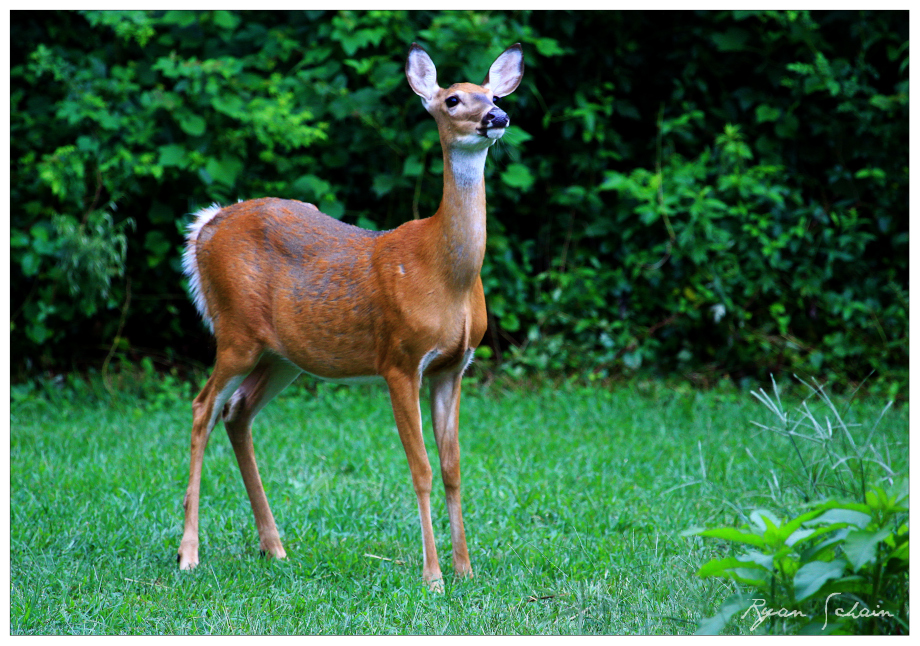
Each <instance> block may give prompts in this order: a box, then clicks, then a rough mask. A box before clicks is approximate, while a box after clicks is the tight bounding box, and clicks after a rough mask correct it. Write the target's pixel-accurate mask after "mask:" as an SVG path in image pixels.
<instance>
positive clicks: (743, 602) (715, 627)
mask: <svg viewBox="0 0 920 646" xmlns="http://www.w3.org/2000/svg"><path fill="white" fill-rule="evenodd" d="M751 603H753V597H752V596H751V595H748V594H734V595H732V596H730V597H728V598H727V599H726V600H725V601H723V602H722V605H721V606H720V607H719V610H718V611H717V612H716V614H715V615H713V616H712V617H709V618H708V619H704V620H703V621H701V622H700V625H699V627H698V628H697V629H696V632H695V633H694V634H695V635H718V634H719V633H721V632H722V629H723V628H725V624H727V623H728V622H729V621H730V620H731V618H732V617H734V616H735V615H736V614H737V613H739V612H740V611H742V610H746V609H747V608H750V607H751Z"/></svg>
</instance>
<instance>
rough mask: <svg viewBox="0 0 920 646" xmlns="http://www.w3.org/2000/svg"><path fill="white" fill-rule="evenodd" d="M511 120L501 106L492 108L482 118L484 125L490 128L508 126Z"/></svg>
mask: <svg viewBox="0 0 920 646" xmlns="http://www.w3.org/2000/svg"><path fill="white" fill-rule="evenodd" d="M510 121H511V120H510V119H508V115H507V114H505V111H504V110H501V109H500V108H492V109H491V110H489V112H488V113H486V116H484V117H483V118H482V123H483V125H485V126H488V127H490V128H507V127H508V123H509V122H510Z"/></svg>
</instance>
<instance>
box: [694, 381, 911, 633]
mask: <svg viewBox="0 0 920 646" xmlns="http://www.w3.org/2000/svg"><path fill="white" fill-rule="evenodd" d="M802 383H803V384H804V385H805V386H806V388H807V390H808V391H809V393H808V396H807V397H806V398H805V399H804V400H803V401H802V403H801V405H800V406H799V407H798V408H797V409H796V411H795V412H789V411H787V410H786V409H785V407H784V405H783V402H782V398H781V396H780V390H779V388H778V387H777V385H776V382H775V381H774V383H773V397H772V398H771V397H770V396H769V395H767V394H766V392H764V391H763V390H762V389H761V390H760V391H758V392H753V393H752V394H753V395H754V396H755V397H756V398H757V400H758V401H759V402H760V403H761V404H763V405H764V406H765V407H766V409H767V410H768V411H769V412H770V413H771V414H772V415H773V417H774V418H775V419H774V420H773V422H772V423H770V424H762V423H759V422H755V424H756V426H758V427H759V428H761V429H763V430H765V431H768V432H769V433H773V434H776V435H777V436H779V437H782V438H784V439H786V440H788V442H789V445H790V447H791V450H790V451H789V454H788V456H787V459H786V460H785V461H776V462H774V468H775V469H776V470H780V471H782V472H783V475H784V478H783V480H784V483H785V484H784V485H780V482H779V479H778V478H777V477H776V472H775V471H773V470H772V469H771V472H772V475H773V483H774V485H775V492H776V493H777V494H779V492H780V490H781V489H786V490H787V491H791V492H793V493H794V496H795V497H798V498H799V499H800V500H801V502H802V504H799V505H794V504H791V505H790V504H783V502H784V501H785V500H787V499H788V496H780V495H776V496H775V497H776V499H777V502H778V503H780V504H779V505H778V506H779V507H781V508H783V510H784V511H783V516H782V517H778V516H777V515H775V514H774V513H773V512H772V511H770V510H766V509H758V510H756V511H754V512H752V513H751V514H750V515H749V516H748V518H746V519H745V520H746V522H745V523H743V524H742V526H741V528H740V529H739V528H735V527H732V526H727V527H719V528H711V529H702V530H701V529H692V530H689V531H688V532H687V533H686V535H699V536H703V537H707V538H717V539H722V540H724V541H728V542H729V543H731V544H733V545H736V546H738V548H740V549H744V550H745V551H744V552H742V553H734V554H732V555H730V556H727V557H722V558H714V559H712V560H710V561H709V562H708V563H706V564H705V565H703V567H702V568H700V570H699V572H698V573H697V574H698V576H700V577H703V578H707V577H715V578H720V579H723V580H726V581H728V582H730V583H732V584H733V588H734V594H731V595H730V596H728V597H727V598H726V600H725V601H724V603H723V604H722V606H721V607H720V608H719V611H718V612H717V613H716V614H715V615H714V616H713V617H711V618H709V619H708V620H706V621H704V622H703V623H702V624H701V626H700V628H699V632H700V633H706V634H708V633H719V632H720V631H722V630H723V629H724V628H725V627H726V625H727V624H729V622H730V621H731V620H732V618H733V617H736V618H737V620H738V621H746V622H747V623H748V625H749V626H750V630H751V631H752V632H770V633H774V634H789V633H800V634H854V633H864V634H906V633H907V632H909V627H908V608H907V604H908V576H909V547H908V546H909V539H908V536H909V531H908V527H909V525H908V517H907V512H908V504H909V494H908V488H907V478H906V473H903V474H902V473H899V472H898V471H897V470H896V467H894V466H893V464H894V463H893V460H892V455H891V450H890V448H891V447H890V446H889V444H888V442H887V438H885V437H884V436H880V435H879V434H878V429H879V427H880V424H881V423H882V420H883V418H884V416H885V414H886V413H887V412H888V411H889V409H890V408H891V406H892V404H891V402H889V403H888V404H887V405H886V406H885V407H884V408H883V409H882V411H881V413H879V415H878V418H877V419H876V420H875V421H874V423H873V424H872V425H871V427H868V428H867V427H863V426H862V425H861V424H858V423H854V422H852V421H847V412H848V410H847V409H848V408H849V405H847V406H846V407H845V408H844V409H843V411H841V410H840V409H839V407H838V405H837V404H836V403H835V402H834V399H833V398H832V397H830V396H829V395H828V393H827V392H826V391H825V389H824V388H823V387H822V386H820V385H819V384H817V382H815V385H813V386H812V385H808V384H806V383H805V382H802ZM810 400H811V401H810ZM851 403H852V402H851ZM818 410H822V411H823V413H824V414H823V415H822V414H820V413H818V412H817V411H818ZM899 448H902V447H899ZM803 507H804V510H803V509H802V508H803ZM794 510H795V511H794Z"/></svg>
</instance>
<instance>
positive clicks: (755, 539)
mask: <svg viewBox="0 0 920 646" xmlns="http://www.w3.org/2000/svg"><path fill="white" fill-rule="evenodd" d="M699 535H700V536H707V537H709V538H721V539H722V540H726V541H733V542H735V543H746V544H748V545H753V546H754V547H764V546H765V545H766V542H765V541H764V539H763V536H759V535H757V534H752V533H750V532H742V531H741V530H740V529H736V528H734V527H720V528H718V529H706V530H703V531H701V532H699Z"/></svg>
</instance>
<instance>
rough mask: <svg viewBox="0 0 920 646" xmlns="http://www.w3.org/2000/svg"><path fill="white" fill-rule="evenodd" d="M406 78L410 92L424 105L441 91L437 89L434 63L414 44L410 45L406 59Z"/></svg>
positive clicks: (436, 74) (436, 72)
mask: <svg viewBox="0 0 920 646" xmlns="http://www.w3.org/2000/svg"><path fill="white" fill-rule="evenodd" d="M406 78H407V79H409V87H411V88H412V91H413V92H415V93H416V94H418V95H419V96H420V97H422V99H423V100H424V101H425V102H426V103H427V102H428V101H431V99H432V98H434V95H435V94H437V93H438V90H440V89H441V88H439V87H438V71H437V70H436V69H435V67H434V61H432V60H431V57H430V56H429V55H428V54H427V53H426V52H425V50H424V49H422V48H421V47H419V46H418V45H417V44H416V43H412V47H411V48H410V49H409V57H408V58H407V59H406Z"/></svg>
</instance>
